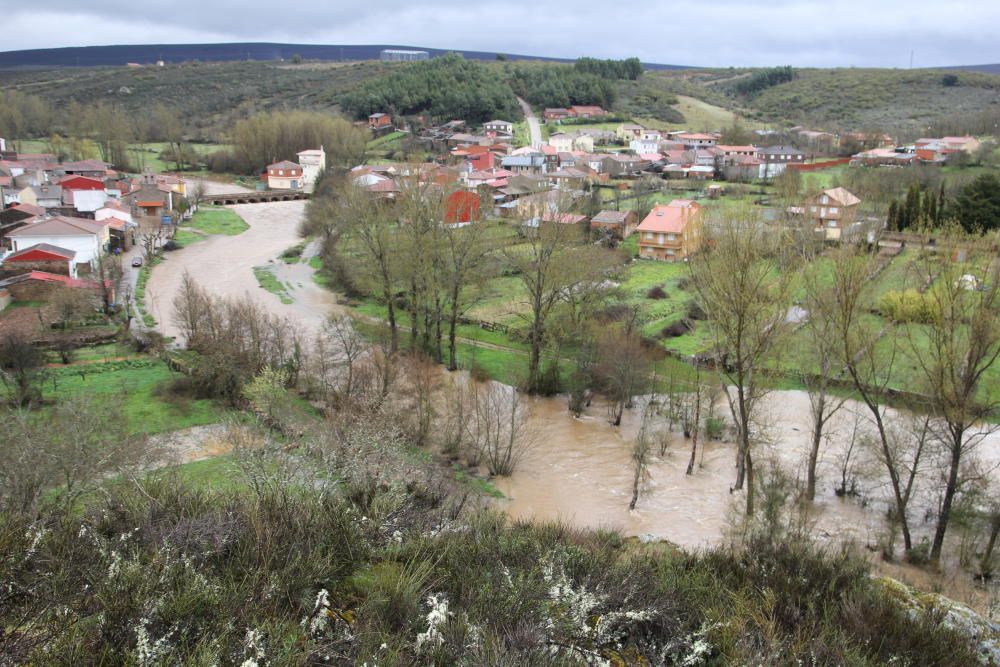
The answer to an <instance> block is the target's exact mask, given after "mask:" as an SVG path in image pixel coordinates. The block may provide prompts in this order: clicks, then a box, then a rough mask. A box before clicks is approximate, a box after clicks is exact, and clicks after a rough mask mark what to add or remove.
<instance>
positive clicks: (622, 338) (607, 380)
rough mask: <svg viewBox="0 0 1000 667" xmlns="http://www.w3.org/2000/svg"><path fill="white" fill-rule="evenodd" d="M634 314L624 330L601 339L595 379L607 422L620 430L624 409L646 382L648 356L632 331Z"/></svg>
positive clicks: (635, 323)
mask: <svg viewBox="0 0 1000 667" xmlns="http://www.w3.org/2000/svg"><path fill="white" fill-rule="evenodd" d="M636 326H637V322H636V314H635V312H633V315H632V317H629V318H628V321H627V322H626V324H625V326H624V329H623V330H621V331H614V330H612V331H609V332H607V333H606V334H605V335H604V336H602V337H601V341H600V350H599V358H600V361H599V362H598V366H597V375H598V378H599V380H600V385H601V388H602V389H603V391H604V393H605V395H606V396H607V399H608V421H609V422H610V423H611V424H612V425H614V426H620V425H621V423H622V415H623V414H624V412H625V408H627V407H631V405H632V399H633V398H634V397H635V396H636V395H638V394H641V393H642V392H643V391H644V390H645V388H646V386H647V382H648V381H649V370H650V365H651V364H650V360H649V354H648V353H647V352H646V350H645V349H643V346H642V341H641V340H640V339H639V335H638V334H637V333H636V331H635V327H636Z"/></svg>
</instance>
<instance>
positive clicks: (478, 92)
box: [341, 54, 643, 122]
mask: <svg viewBox="0 0 1000 667" xmlns="http://www.w3.org/2000/svg"><path fill="white" fill-rule="evenodd" d="M642 72H643V66H642V63H640V62H639V59H638V58H629V59H627V60H598V59H595V58H581V59H580V60H578V61H576V63H574V65H573V66H572V67H567V66H565V65H549V64H525V65H520V64H519V65H507V66H505V67H504V69H502V70H501V69H499V68H497V67H491V66H489V65H486V64H483V63H479V62H474V61H469V60H465V59H464V58H462V56H460V55H458V54H449V55H447V56H442V57H440V58H434V59H433V60H428V61H423V62H417V63H413V64H411V65H407V66H406V67H404V68H401V69H400V70H399V71H396V72H394V73H392V74H389V75H387V76H384V77H380V78H378V79H374V80H371V81H367V82H365V83H363V84H362V85H360V86H359V87H358V88H356V89H355V90H353V91H351V92H349V93H347V94H345V95H344V96H343V98H342V100H341V106H342V108H343V109H344V110H345V111H346V112H347V113H349V114H351V115H353V116H354V117H355V118H364V117H366V116H367V115H368V114H371V113H375V112H377V111H381V112H387V113H393V114H401V115H412V114H417V113H427V114H430V115H431V116H433V117H435V118H439V119H441V118H464V119H466V120H469V121H471V122H482V121H485V120H490V119H491V118H520V117H521V111H520V109H519V108H518V105H517V100H516V99H515V95H516V96H520V97H523V98H524V99H526V100H527V101H528V102H529V103H531V104H532V105H533V106H536V107H538V108H544V107H565V106H569V105H571V104H596V105H600V106H602V107H604V108H606V109H610V108H611V107H613V106H614V104H615V101H616V97H617V86H616V83H617V82H618V81H619V80H622V79H627V80H636V79H638V78H639V77H640V76H642Z"/></svg>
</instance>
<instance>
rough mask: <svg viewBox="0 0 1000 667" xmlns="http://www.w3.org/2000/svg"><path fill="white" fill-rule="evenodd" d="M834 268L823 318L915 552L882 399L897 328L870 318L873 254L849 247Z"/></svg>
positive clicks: (907, 542) (905, 538)
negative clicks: (862, 408)
mask: <svg viewBox="0 0 1000 667" xmlns="http://www.w3.org/2000/svg"><path fill="white" fill-rule="evenodd" d="M831 271H832V275H831V276H830V281H831V290H832V294H833V298H832V299H831V300H830V301H828V302H824V303H825V304H826V306H827V307H829V309H830V310H829V312H826V313H824V314H823V317H825V318H827V319H828V321H830V322H832V324H833V330H834V331H835V335H836V340H837V363H838V365H842V366H843V368H844V371H846V373H847V375H848V377H849V378H850V379H851V382H852V384H853V385H854V389H855V391H856V393H857V395H858V397H859V398H860V399H861V402H862V403H864V405H865V408H866V409H867V411H868V413H869V415H870V416H871V419H872V422H873V423H874V425H875V430H876V435H877V438H878V440H877V448H878V452H879V458H880V460H881V462H882V464H883V465H884V466H885V469H886V472H887V473H888V474H889V483H890V486H891V488H892V493H893V498H894V502H895V507H894V508H893V516H894V519H895V520H896V521H897V522H898V523H899V526H900V529H901V530H902V532H903V544H904V547H905V548H906V550H907V551H909V550H911V549H912V548H913V538H912V536H911V534H910V525H909V520H908V518H907V516H906V511H905V509H906V505H907V501H908V498H907V496H906V488H905V482H904V480H903V475H902V472H901V466H900V463H899V461H898V460H897V452H896V448H895V447H894V446H893V443H892V440H891V437H890V433H889V428H888V425H887V423H886V418H885V417H886V415H885V406H884V405H883V404H882V401H883V397H884V396H885V395H886V389H887V387H888V383H889V382H890V380H891V378H892V370H893V367H894V365H895V361H896V352H897V343H896V341H895V335H896V328H895V327H894V326H891V325H889V326H883V325H882V324H880V323H878V322H874V321H873V320H872V318H870V317H868V311H869V307H870V304H869V301H870V296H869V293H868V289H869V285H870V280H869V277H870V276H871V274H872V262H871V260H870V258H868V257H866V256H864V255H861V254H859V253H858V252H857V251H855V250H853V249H851V248H844V249H843V250H842V251H841V252H840V253H839V254H838V255H837V256H836V257H835V258H834V261H833V263H832V266H831Z"/></svg>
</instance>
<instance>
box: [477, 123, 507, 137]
mask: <svg viewBox="0 0 1000 667" xmlns="http://www.w3.org/2000/svg"><path fill="white" fill-rule="evenodd" d="M483 132H484V133H486V134H491V133H492V134H494V135H496V134H504V135H507V136H514V123H511V122H510V121H507V120H490V121H486V122H485V123H483Z"/></svg>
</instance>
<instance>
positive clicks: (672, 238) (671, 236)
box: [667, 234, 677, 241]
mask: <svg viewBox="0 0 1000 667" xmlns="http://www.w3.org/2000/svg"><path fill="white" fill-rule="evenodd" d="M667 240H668V241H676V240H677V234H667Z"/></svg>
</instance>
